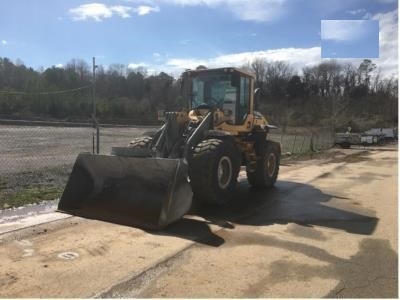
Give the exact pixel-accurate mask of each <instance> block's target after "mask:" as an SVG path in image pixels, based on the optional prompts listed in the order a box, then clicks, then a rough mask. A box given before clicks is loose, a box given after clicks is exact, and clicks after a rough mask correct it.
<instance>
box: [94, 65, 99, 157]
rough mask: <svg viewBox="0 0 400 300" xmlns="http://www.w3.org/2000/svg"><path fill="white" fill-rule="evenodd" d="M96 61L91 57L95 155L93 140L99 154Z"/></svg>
mask: <svg viewBox="0 0 400 300" xmlns="http://www.w3.org/2000/svg"><path fill="white" fill-rule="evenodd" d="M96 68H97V66H96V60H95V58H94V57H93V82H92V87H93V91H92V93H93V113H92V116H93V128H94V129H95V131H96V138H95V133H94V131H93V154H94V153H95V149H94V148H95V147H94V145H95V139H96V153H97V154H99V152H100V132H99V126H98V124H97V119H96Z"/></svg>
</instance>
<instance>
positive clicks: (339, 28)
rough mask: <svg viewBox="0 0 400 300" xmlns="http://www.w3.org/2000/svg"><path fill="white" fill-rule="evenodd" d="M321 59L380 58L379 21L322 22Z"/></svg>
mask: <svg viewBox="0 0 400 300" xmlns="http://www.w3.org/2000/svg"><path fill="white" fill-rule="evenodd" d="M321 57H324V58H379V21H378V20H321Z"/></svg>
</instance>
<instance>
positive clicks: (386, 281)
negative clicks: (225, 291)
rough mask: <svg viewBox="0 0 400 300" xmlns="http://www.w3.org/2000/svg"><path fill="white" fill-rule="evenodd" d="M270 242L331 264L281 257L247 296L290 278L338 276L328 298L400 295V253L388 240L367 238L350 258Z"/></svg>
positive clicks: (316, 248)
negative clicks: (317, 264) (312, 263)
mask: <svg viewBox="0 0 400 300" xmlns="http://www.w3.org/2000/svg"><path fill="white" fill-rule="evenodd" d="M272 242H273V241H272V239H271V238H269V243H268V244H269V245H270V246H275V247H280V248H284V249H286V250H290V251H294V252H299V253H302V254H304V255H307V256H309V257H311V258H314V259H317V260H319V261H322V262H325V263H328V265H324V266H316V265H309V264H304V263H298V262H296V261H293V260H284V259H281V260H277V261H274V262H273V263H271V264H270V265H269V266H268V267H266V273H267V274H268V275H267V276H265V277H263V278H262V279H261V280H259V281H258V282H256V283H254V284H252V285H250V286H249V287H248V289H247V290H245V291H243V296H245V297H250V298H251V297H259V296H262V295H261V294H260V292H262V291H264V290H265V289H264V287H265V286H273V285H276V284H279V283H287V282H288V281H290V280H297V281H303V282H308V281H310V280H311V279H313V278H323V279H336V280H339V281H340V283H339V284H338V285H337V286H336V287H335V288H334V289H333V290H331V291H330V292H329V293H328V294H327V295H326V296H325V297H328V298H335V297H341V298H342V297H344V298H353V297H356V298H397V295H398V286H397V279H398V274H397V265H398V258H397V253H396V252H395V251H394V250H393V249H392V248H391V246H390V243H389V241H388V240H383V239H371V238H365V239H363V240H362V241H361V242H360V244H359V251H358V252H357V253H356V254H355V255H353V256H351V257H350V258H348V259H343V258H340V257H337V256H335V255H332V254H330V253H329V252H327V251H326V250H324V249H320V248H318V247H315V246H309V245H306V244H301V243H295V242H287V241H279V240H277V239H275V242H274V243H272Z"/></svg>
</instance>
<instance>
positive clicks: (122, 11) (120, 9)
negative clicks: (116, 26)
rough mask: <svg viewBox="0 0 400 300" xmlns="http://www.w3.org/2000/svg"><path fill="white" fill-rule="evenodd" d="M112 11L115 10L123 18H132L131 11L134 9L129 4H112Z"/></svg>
mask: <svg viewBox="0 0 400 300" xmlns="http://www.w3.org/2000/svg"><path fill="white" fill-rule="evenodd" d="M110 9H111V11H113V12H115V13H116V14H117V15H119V16H120V17H121V18H124V19H125V18H130V17H131V16H130V14H129V12H130V11H131V10H133V8H132V7H129V6H123V5H116V6H111V7H110Z"/></svg>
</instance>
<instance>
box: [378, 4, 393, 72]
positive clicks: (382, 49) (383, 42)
mask: <svg viewBox="0 0 400 300" xmlns="http://www.w3.org/2000/svg"><path fill="white" fill-rule="evenodd" d="M372 19H373V20H378V21H379V59H377V60H376V63H377V65H378V66H379V67H381V69H382V71H383V72H384V73H385V74H387V75H392V74H393V75H395V76H397V75H398V17H397V10H394V11H391V12H388V13H379V14H376V15H374V16H373V17H372Z"/></svg>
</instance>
